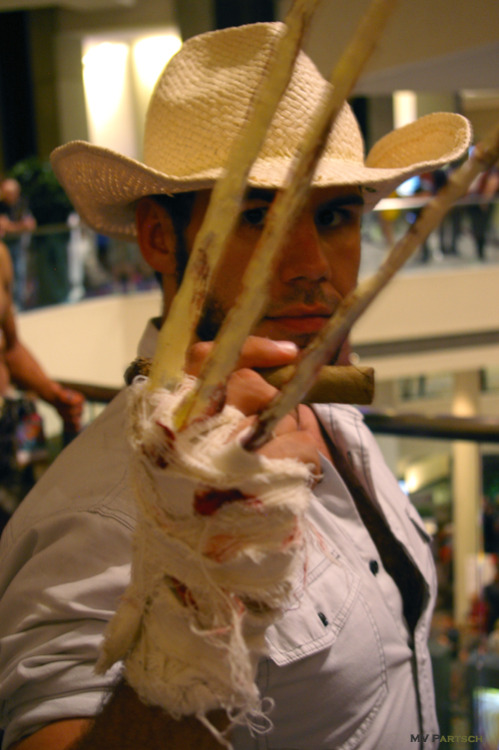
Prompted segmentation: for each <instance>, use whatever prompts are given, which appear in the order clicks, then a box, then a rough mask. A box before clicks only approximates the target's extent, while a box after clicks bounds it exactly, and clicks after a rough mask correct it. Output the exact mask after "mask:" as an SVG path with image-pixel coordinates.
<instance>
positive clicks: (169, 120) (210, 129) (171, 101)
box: [144, 23, 364, 186]
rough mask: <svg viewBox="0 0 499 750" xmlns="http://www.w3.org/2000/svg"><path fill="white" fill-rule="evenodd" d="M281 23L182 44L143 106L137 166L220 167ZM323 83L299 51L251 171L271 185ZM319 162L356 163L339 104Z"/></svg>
mask: <svg viewBox="0 0 499 750" xmlns="http://www.w3.org/2000/svg"><path fill="white" fill-rule="evenodd" d="M283 31H284V25H283V24H280V23H261V24H252V25H248V26H239V27H236V28H232V29H223V30H220V31H214V32H210V33H207V34H203V35H202V36H199V37H194V38H192V39H190V40H188V41H187V42H186V43H185V44H184V46H183V47H182V49H181V50H180V51H179V52H178V53H177V55H175V57H174V58H172V60H171V61H170V63H169V64H168V65H167V66H166V68H165V70H164V72H163V74H162V75H161V77H160V79H159V80H158V83H157V85H156V88H155V90H154V93H153V96H152V98H151V103H150V105H149V109H148V113H147V119H146V127H145V137H144V161H145V163H146V164H147V165H148V166H150V167H153V168H154V169H157V170H158V171H160V172H163V173H165V174H170V175H176V176H179V177H189V175H196V176H197V177H199V176H201V175H202V176H205V177H206V178H209V177H213V176H214V175H215V173H217V174H218V173H219V172H220V169H221V168H222V167H223V166H224V165H225V163H226V161H227V158H228V154H229V150H230V147H231V145H232V142H233V140H234V138H235V137H236V135H237V133H238V132H239V131H240V129H241V127H242V125H243V123H244V121H245V119H246V117H247V116H248V111H249V109H250V106H251V101H252V98H253V96H254V94H255V91H256V89H257V87H258V84H259V83H260V81H261V79H262V77H263V76H264V75H265V72H266V69H267V66H268V63H269V57H270V55H271V52H272V46H273V44H274V43H275V41H276V38H277V36H278V35H279V34H281V33H283ZM328 87H329V84H328V83H327V82H326V81H325V80H324V78H323V77H322V76H321V75H320V73H319V72H318V70H317V69H316V67H315V65H314V64H313V63H312V61H311V60H310V59H309V58H308V57H307V55H306V54H305V53H304V52H300V53H299V56H298V59H297V61H296V65H295V68H294V72H293V76H292V78H291V81H290V83H289V85H288V88H287V90H286V92H285V94H284V96H283V97H282V99H281V101H280V103H279V106H278V108H277V111H276V113H275V116H274V118H273V120H272V124H271V127H270V129H269V131H268V133H267V137H266V140H265V142H264V144H263V147H262V150H261V153H260V156H259V159H258V161H257V163H256V164H255V167H254V170H253V171H254V172H255V174H258V173H259V171H261V170H262V169H263V168H264V167H263V164H264V163H265V169H266V171H267V173H268V174H267V180H266V181H267V182H268V183H269V184H272V178H271V175H272V168H273V166H274V167H275V168H276V169H277V170H278V172H279V173H280V175H279V178H278V179H276V186H277V185H278V184H280V183H281V182H282V165H283V164H287V165H288V164H289V161H290V159H291V158H292V156H293V154H294V153H295V152H296V149H297V148H298V147H299V144H300V142H301V141H302V139H303V135H304V133H305V130H306V128H307V125H308V124H309V122H310V119H311V115H312V113H313V111H314V109H315V108H316V106H317V105H318V104H319V103H320V101H321V99H322V98H323V97H324V95H325V92H326V90H327V88H328ZM322 158H323V159H340V160H342V161H345V160H346V161H353V162H357V163H360V164H362V163H363V158H364V147H363V141H362V136H361V133H360V130H359V127H358V124H357V121H356V119H355V117H354V116H353V114H352V112H351V110H350V107H349V106H348V105H344V107H343V108H342V111H341V113H340V116H339V117H338V119H337V121H336V124H335V127H334V129H333V131H332V132H331V134H330V136H329V139H328V143H327V146H326V149H325V153H324V155H323V157H322Z"/></svg>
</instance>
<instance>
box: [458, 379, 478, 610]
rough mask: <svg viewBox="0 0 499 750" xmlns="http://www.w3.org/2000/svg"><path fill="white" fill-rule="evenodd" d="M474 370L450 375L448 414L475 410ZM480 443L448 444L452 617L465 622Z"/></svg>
mask: <svg viewBox="0 0 499 750" xmlns="http://www.w3.org/2000/svg"><path fill="white" fill-rule="evenodd" d="M479 397H480V373H479V371H478V370H474V371H468V372H458V373H455V375H454V393H453V402H452V413H453V414H454V415H455V416H460V417H470V416H474V415H476V414H478V412H479ZM480 448H481V447H480V444H479V443H472V442H468V441H461V440H456V441H455V442H454V443H453V444H452V495H453V515H454V619H455V621H456V623H457V624H462V623H464V622H465V620H466V618H467V616H468V614H469V611H470V606H471V598H472V595H473V594H474V593H475V592H476V593H480V592H479V591H476V585H477V580H476V569H477V563H478V555H479V553H480V552H481V550H482V537H481V525H480V510H481V502H482V481H481V480H482V469H481V455H480Z"/></svg>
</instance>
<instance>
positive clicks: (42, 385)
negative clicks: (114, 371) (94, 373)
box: [0, 242, 83, 433]
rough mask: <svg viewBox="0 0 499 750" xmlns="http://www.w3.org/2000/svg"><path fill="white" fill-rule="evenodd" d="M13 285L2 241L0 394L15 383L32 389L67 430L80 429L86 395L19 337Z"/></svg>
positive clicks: (73, 431)
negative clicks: (59, 378) (47, 367)
mask: <svg viewBox="0 0 499 750" xmlns="http://www.w3.org/2000/svg"><path fill="white" fill-rule="evenodd" d="M12 287H13V269H12V262H11V259H10V256H9V252H8V250H7V248H6V247H5V245H4V244H3V243H1V242H0V396H3V397H4V396H7V395H8V394H9V389H10V388H11V387H12V385H15V386H18V387H20V388H22V389H24V390H27V391H32V392H33V393H35V394H36V395H37V396H39V397H40V398H42V399H43V400H44V401H46V402H47V403H48V404H51V405H52V406H53V407H54V408H55V409H56V410H57V411H58V412H59V414H60V416H61V418H62V420H63V422H64V425H65V428H66V429H68V430H69V431H70V432H72V433H76V432H79V430H80V427H81V414H82V409H83V396H82V395H81V393H77V392H76V391H73V390H70V389H68V388H63V387H62V386H61V385H60V384H59V383H56V382H55V381H54V380H52V379H51V378H49V377H48V375H47V374H46V373H45V372H44V370H43V369H42V367H41V365H40V364H39V363H38V362H37V360H36V359H35V358H34V356H33V355H32V354H31V352H30V351H29V350H28V349H27V348H26V347H25V346H24V344H23V343H22V341H21V340H20V338H19V336H18V333H17V325H16V319H15V314H14V308H13V304H12Z"/></svg>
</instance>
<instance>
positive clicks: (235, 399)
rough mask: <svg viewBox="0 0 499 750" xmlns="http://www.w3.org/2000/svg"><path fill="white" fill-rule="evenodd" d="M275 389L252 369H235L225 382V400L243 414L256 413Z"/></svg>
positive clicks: (267, 401)
mask: <svg viewBox="0 0 499 750" xmlns="http://www.w3.org/2000/svg"><path fill="white" fill-rule="evenodd" d="M276 393H277V389H276V388H274V387H273V386H271V385H269V384H268V383H267V382H266V381H265V380H264V379H263V378H262V377H261V376H260V375H258V374H257V373H256V372H255V371H254V370H250V369H248V368H243V369H241V370H236V371H235V372H233V373H232V375H231V376H230V378H229V380H228V382H227V388H226V399H225V402H226V403H227V404H230V405H231V406H235V407H236V408H237V409H239V411H242V413H243V414H246V416H249V415H250V414H258V413H259V412H260V411H262V409H264V408H265V407H266V406H267V405H268V404H269V402H270V401H271V400H272V399H273V398H274V396H275V394H276Z"/></svg>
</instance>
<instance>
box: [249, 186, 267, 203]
mask: <svg viewBox="0 0 499 750" xmlns="http://www.w3.org/2000/svg"><path fill="white" fill-rule="evenodd" d="M244 198H245V200H247V201H252V200H253V201H255V200H260V201H267V202H268V203H272V201H273V200H274V198H275V190H268V189H266V188H250V189H249V190H248V191H247V193H246V195H245V196H244Z"/></svg>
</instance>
